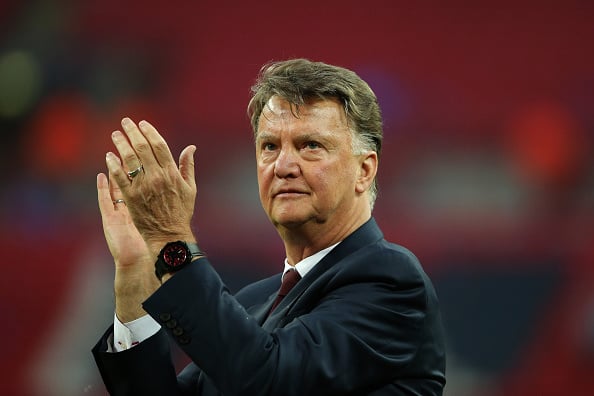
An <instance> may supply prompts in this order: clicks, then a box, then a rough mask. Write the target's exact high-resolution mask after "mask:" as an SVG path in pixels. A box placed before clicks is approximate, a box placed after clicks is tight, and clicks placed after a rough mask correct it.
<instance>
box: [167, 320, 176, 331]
mask: <svg viewBox="0 0 594 396" xmlns="http://www.w3.org/2000/svg"><path fill="white" fill-rule="evenodd" d="M165 326H167V328H168V329H173V328H174V327H175V326H177V320H175V319H171V320H168V321H167V322H166V323H165Z"/></svg>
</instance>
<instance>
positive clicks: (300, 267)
mask: <svg viewBox="0 0 594 396" xmlns="http://www.w3.org/2000/svg"><path fill="white" fill-rule="evenodd" d="M338 243H340V242H338ZM338 243H335V244H334V245H332V246H328V247H327V248H326V249H323V250H320V251H319V252H317V253H314V254H312V255H311V256H309V257H306V258H304V259H303V260H301V261H300V262H298V263H297V264H295V266H292V265H291V264H289V260H287V259H286V258H285V269H284V270H283V276H284V275H285V273H286V272H287V271H288V270H290V269H293V268H294V269H295V270H297V272H298V273H299V275H300V276H301V277H302V278H303V277H304V276H305V275H307V273H308V272H309V271H310V270H311V269H312V268H313V267H314V266H315V265H316V264H317V263H319V262H320V261H321V260H322V259H323V258H324V257H325V256H326V255H327V254H328V253H330V251H331V250H332V249H334V248H335V247H336V245H338Z"/></svg>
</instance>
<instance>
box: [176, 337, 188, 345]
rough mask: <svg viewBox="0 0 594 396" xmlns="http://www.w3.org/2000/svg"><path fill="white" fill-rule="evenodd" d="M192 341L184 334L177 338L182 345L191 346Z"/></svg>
mask: <svg viewBox="0 0 594 396" xmlns="http://www.w3.org/2000/svg"><path fill="white" fill-rule="evenodd" d="M190 340H191V338H190V336H189V335H187V334H184V335H181V336H179V337H177V342H179V343H180V344H182V345H185V344H189V343H190Z"/></svg>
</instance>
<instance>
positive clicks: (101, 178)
mask: <svg viewBox="0 0 594 396" xmlns="http://www.w3.org/2000/svg"><path fill="white" fill-rule="evenodd" d="M97 201H98V202H99V211H100V212H101V218H102V219H105V218H106V217H108V216H109V215H110V214H111V213H112V212H113V210H114V207H113V202H112V200H111V194H110V192H109V183H108V181H107V176H106V175H105V174H104V173H99V174H98V175H97Z"/></svg>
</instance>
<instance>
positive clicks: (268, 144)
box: [262, 142, 276, 151]
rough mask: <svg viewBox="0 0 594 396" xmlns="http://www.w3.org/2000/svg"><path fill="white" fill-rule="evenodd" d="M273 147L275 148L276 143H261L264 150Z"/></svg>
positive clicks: (272, 148) (270, 149) (271, 149)
mask: <svg viewBox="0 0 594 396" xmlns="http://www.w3.org/2000/svg"><path fill="white" fill-rule="evenodd" d="M275 149H276V144H274V143H270V142H265V143H262V150H264V151H274V150H275Z"/></svg>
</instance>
